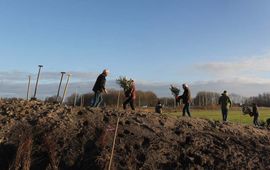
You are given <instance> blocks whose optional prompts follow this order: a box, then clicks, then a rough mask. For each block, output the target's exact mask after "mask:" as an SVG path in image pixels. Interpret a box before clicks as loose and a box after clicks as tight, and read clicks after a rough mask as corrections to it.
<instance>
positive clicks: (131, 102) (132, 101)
mask: <svg viewBox="0 0 270 170" xmlns="http://www.w3.org/2000/svg"><path fill="white" fill-rule="evenodd" d="M129 104H130V107H131V109H132V110H135V107H134V100H133V99H131V100H130V102H129Z"/></svg>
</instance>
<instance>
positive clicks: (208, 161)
mask: <svg viewBox="0 0 270 170" xmlns="http://www.w3.org/2000/svg"><path fill="white" fill-rule="evenodd" d="M119 115H120V123H119V129H118V135H117V139H116V147H115V155H114V158H113V164H112V169H119V170H122V169H123V170H124V169H132V170H133V169H142V170H155V169H164V170H172V169H270V159H269V158H270V131H269V130H268V129H267V128H255V127H253V126H247V125H245V126H244V125H240V124H233V123H227V124H223V123H220V122H213V121H210V120H204V119H195V118H186V117H182V118H180V119H175V118H173V117H168V116H164V115H159V114H155V113H138V112H135V113H129V112H123V111H120V112H119V111H117V110H113V109H109V110H107V109H93V108H79V107H69V106H62V105H59V104H51V103H44V102H40V101H24V100H18V99H9V100H1V101H0V169H1V170H5V169H29V168H30V169H34V170H35V169H38V170H43V169H44V170H45V169H47V170H48V169H63V170H69V169H70V170H73V169H76V170H77V169H82V170H84V169H93V170H98V169H107V168H108V164H109V159H110V153H111V149H112V143H113V136H114V132H115V127H116V122H117V118H118V116H119Z"/></svg>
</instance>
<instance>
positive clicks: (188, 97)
mask: <svg viewBox="0 0 270 170" xmlns="http://www.w3.org/2000/svg"><path fill="white" fill-rule="evenodd" d="M182 87H183V89H184V93H183V94H182V96H179V97H178V100H180V99H182V101H183V104H184V107H183V116H186V113H187V114H188V116H189V117H191V113H190V110H189V107H190V103H191V93H190V90H189V87H188V85H187V84H183V85H182Z"/></svg>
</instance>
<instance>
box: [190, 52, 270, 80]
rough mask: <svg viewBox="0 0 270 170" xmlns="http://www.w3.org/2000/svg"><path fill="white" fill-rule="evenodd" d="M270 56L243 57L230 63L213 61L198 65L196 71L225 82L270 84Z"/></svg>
mask: <svg viewBox="0 0 270 170" xmlns="http://www.w3.org/2000/svg"><path fill="white" fill-rule="evenodd" d="M269 64H270V55H264V56H258V57H242V58H236V59H234V60H232V59H231V60H230V61H213V62H208V63H202V64H197V65H196V66H195V68H196V69H198V70H199V71H200V73H202V74H210V75H211V76H212V78H214V79H222V80H223V81H225V80H228V79H229V81H232V80H238V81H240V82H242V83H244V82H246V83H254V82H256V83H269V82H270V77H269V75H268V74H267V73H268V72H270V67H269Z"/></svg>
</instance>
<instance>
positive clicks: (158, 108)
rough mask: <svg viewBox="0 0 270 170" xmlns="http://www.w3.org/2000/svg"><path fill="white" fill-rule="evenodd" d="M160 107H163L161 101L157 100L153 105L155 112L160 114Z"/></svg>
mask: <svg viewBox="0 0 270 170" xmlns="http://www.w3.org/2000/svg"><path fill="white" fill-rule="evenodd" d="M162 108H163V106H162V104H161V102H160V101H158V103H157V105H156V107H155V112H156V113H159V114H161V113H162Z"/></svg>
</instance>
